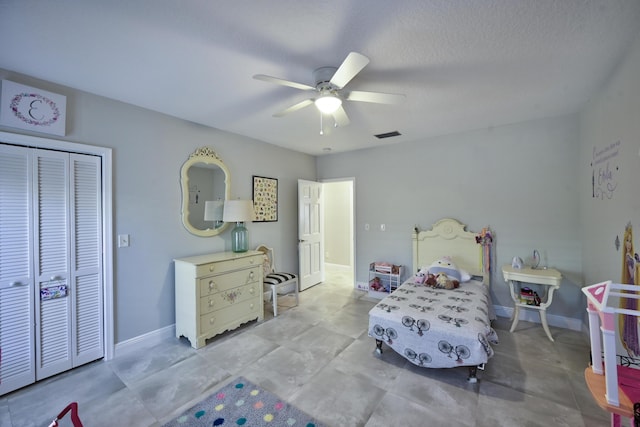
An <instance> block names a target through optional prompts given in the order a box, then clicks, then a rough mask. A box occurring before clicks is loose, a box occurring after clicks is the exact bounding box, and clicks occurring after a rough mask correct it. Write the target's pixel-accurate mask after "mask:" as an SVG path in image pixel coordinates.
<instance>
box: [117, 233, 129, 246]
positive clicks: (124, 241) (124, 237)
mask: <svg viewBox="0 0 640 427" xmlns="http://www.w3.org/2000/svg"><path fill="white" fill-rule="evenodd" d="M118 247H119V248H127V247H129V235H128V234H118Z"/></svg>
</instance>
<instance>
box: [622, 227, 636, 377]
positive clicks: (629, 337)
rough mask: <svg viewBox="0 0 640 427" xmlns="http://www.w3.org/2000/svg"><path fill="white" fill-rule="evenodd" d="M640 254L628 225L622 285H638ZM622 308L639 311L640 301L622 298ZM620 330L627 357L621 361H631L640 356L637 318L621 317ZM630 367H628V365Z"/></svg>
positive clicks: (625, 238)
mask: <svg viewBox="0 0 640 427" xmlns="http://www.w3.org/2000/svg"><path fill="white" fill-rule="evenodd" d="M639 261H640V259H639V257H638V253H637V252H635V251H634V250H633V227H632V226H631V222H629V223H627V226H626V227H625V229H624V237H623V238H622V269H621V270H622V271H621V275H620V283H623V284H628V285H637V284H638V279H639V278H638V267H640V262H639ZM620 307H622V308H627V309H630V310H638V308H639V304H638V300H637V299H634V298H620ZM618 328H619V331H620V333H619V334H618V335H619V336H620V341H621V344H622V347H623V348H624V350H626V353H627V356H624V355H620V357H621V359H625V360H627V361H631V360H632V359H633V358H637V357H638V356H640V337H639V336H638V321H637V318H636V317H635V316H628V315H621V316H619V322H618ZM627 366H628V365H627Z"/></svg>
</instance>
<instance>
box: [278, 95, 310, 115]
mask: <svg viewBox="0 0 640 427" xmlns="http://www.w3.org/2000/svg"><path fill="white" fill-rule="evenodd" d="M311 104H313V99H305V100H304V101H301V102H298V103H297V104H293V105H292V106H291V107H289V108H285V109H284V110H282V111H279V112H277V113H275V114H274V115H273V117H282V116H284V115H286V114H289V113H293V112H294V111H298V110H300V109H302V108H304V107H306V106H308V105H311Z"/></svg>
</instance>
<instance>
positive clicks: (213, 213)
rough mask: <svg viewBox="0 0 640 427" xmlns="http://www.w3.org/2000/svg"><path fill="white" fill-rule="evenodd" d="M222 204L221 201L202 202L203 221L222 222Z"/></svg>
mask: <svg viewBox="0 0 640 427" xmlns="http://www.w3.org/2000/svg"><path fill="white" fill-rule="evenodd" d="M223 207H224V202H223V201H222V200H207V201H206V202H204V220H205V221H222V210H223Z"/></svg>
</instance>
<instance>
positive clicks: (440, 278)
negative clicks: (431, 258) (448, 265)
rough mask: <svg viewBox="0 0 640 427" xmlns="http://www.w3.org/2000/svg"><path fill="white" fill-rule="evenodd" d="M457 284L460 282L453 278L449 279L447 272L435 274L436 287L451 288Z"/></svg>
mask: <svg viewBox="0 0 640 427" xmlns="http://www.w3.org/2000/svg"><path fill="white" fill-rule="evenodd" d="M458 286H460V282H459V281H457V280H455V279H454V280H452V279H449V276H447V273H438V274H436V288H442V289H449V290H451V289H455V288H457V287H458Z"/></svg>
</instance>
